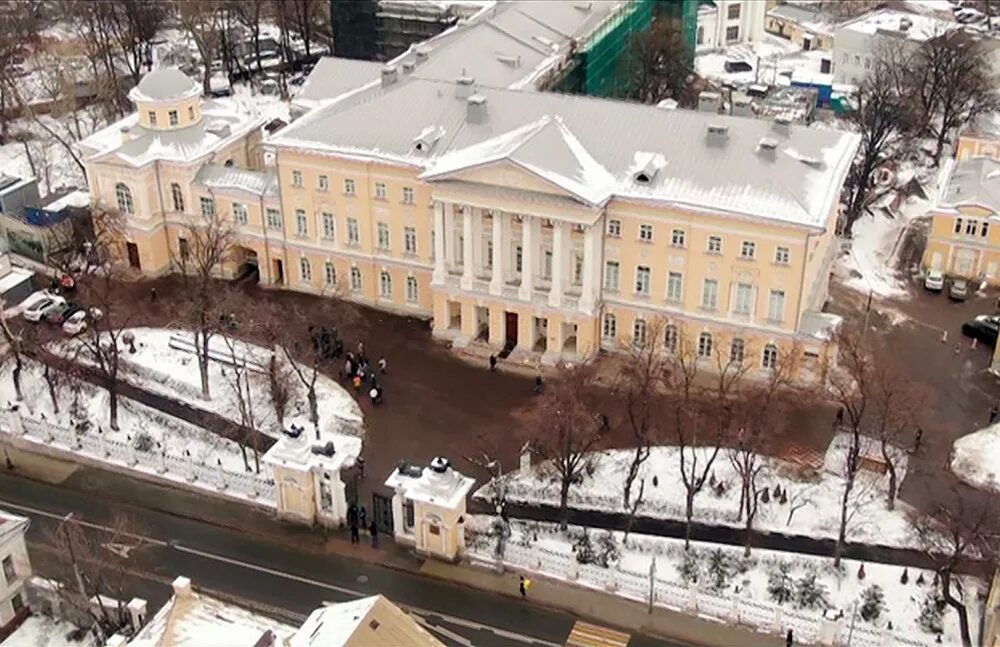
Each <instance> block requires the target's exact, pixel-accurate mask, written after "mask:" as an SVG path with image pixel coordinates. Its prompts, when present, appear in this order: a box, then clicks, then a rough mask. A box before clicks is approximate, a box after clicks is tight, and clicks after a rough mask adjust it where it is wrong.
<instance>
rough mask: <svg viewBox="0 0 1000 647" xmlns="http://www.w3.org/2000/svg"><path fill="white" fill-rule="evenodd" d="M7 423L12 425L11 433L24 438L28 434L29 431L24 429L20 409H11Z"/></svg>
mask: <svg viewBox="0 0 1000 647" xmlns="http://www.w3.org/2000/svg"><path fill="white" fill-rule="evenodd" d="M7 422H8V423H9V424H10V429H11V431H13V432H14V433H15V434H18V435H19V436H23V435H25V434H26V433H28V431H27V430H26V429H25V428H24V420H22V419H21V410H20V409H11V411H10V412H9V413H8V414H7Z"/></svg>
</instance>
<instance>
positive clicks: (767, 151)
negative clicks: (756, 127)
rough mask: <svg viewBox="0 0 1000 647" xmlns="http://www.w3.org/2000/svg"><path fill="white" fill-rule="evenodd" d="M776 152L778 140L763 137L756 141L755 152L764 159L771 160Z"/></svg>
mask: <svg viewBox="0 0 1000 647" xmlns="http://www.w3.org/2000/svg"><path fill="white" fill-rule="evenodd" d="M777 152H778V140H776V139H771V138H770V137H764V138H763V139H761V140H760V141H759V142H757V154H758V155H760V156H761V157H762V158H764V159H769V160H773V159H774V158H775V156H776V153H777Z"/></svg>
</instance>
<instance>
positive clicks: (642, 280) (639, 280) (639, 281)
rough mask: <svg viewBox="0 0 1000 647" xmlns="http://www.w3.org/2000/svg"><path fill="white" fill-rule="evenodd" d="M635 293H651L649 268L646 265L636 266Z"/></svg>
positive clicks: (644, 294)
mask: <svg viewBox="0 0 1000 647" xmlns="http://www.w3.org/2000/svg"><path fill="white" fill-rule="evenodd" d="M635 293H636V294H641V295H643V296H646V295H648V294H649V268H648V267H646V266H645V265H640V266H638V267H637V268H635Z"/></svg>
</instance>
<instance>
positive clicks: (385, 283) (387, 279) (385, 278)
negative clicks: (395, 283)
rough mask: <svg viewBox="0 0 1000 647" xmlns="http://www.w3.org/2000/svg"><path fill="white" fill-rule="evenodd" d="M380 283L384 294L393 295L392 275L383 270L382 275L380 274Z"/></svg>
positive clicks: (386, 295)
mask: <svg viewBox="0 0 1000 647" xmlns="http://www.w3.org/2000/svg"><path fill="white" fill-rule="evenodd" d="M379 284H380V286H381V288H382V296H384V297H391V296H392V275H391V274H389V273H388V272H386V271H385V270H382V273H381V275H379Z"/></svg>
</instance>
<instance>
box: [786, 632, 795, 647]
mask: <svg viewBox="0 0 1000 647" xmlns="http://www.w3.org/2000/svg"><path fill="white" fill-rule="evenodd" d="M793 644H795V636H793V635H792V630H791V629H789V630H788V635H786V636H785V647H792V645H793Z"/></svg>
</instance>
